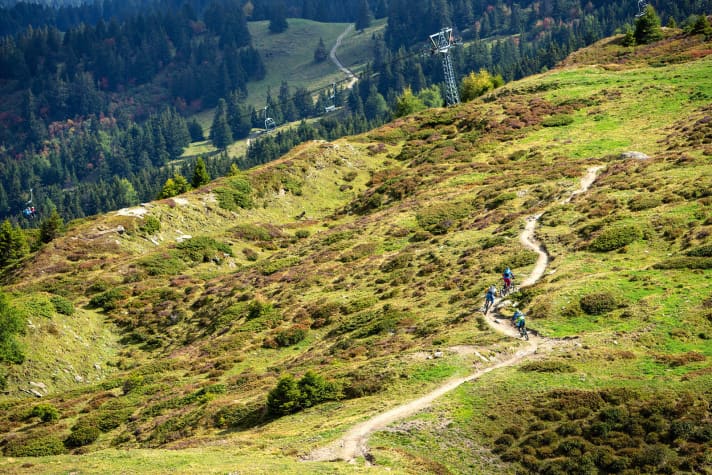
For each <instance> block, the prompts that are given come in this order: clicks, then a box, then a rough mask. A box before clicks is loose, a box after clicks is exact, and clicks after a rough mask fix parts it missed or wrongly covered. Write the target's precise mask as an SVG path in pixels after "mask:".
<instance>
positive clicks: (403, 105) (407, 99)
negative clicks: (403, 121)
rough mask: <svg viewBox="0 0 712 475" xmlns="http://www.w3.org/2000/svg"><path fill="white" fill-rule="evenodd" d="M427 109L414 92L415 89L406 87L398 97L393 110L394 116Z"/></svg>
mask: <svg viewBox="0 0 712 475" xmlns="http://www.w3.org/2000/svg"><path fill="white" fill-rule="evenodd" d="M423 109H425V104H423V101H421V100H420V99H419V98H418V97H416V96H415V95H414V94H413V91H412V90H411V89H410V88H409V87H406V88H405V90H404V91H403V94H402V95H400V96H399V97H398V99H396V105H395V108H394V110H393V116H394V117H402V116H404V115H408V114H412V113H413V112H418V111H421V110H423Z"/></svg>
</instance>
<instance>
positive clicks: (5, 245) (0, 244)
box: [0, 219, 29, 267]
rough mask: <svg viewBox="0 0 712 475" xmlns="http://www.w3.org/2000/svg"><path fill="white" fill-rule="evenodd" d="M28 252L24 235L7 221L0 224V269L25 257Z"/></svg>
mask: <svg viewBox="0 0 712 475" xmlns="http://www.w3.org/2000/svg"><path fill="white" fill-rule="evenodd" d="M28 252H29V247H28V245H27V239H26V238H25V233H24V232H23V231H22V229H20V228H19V227H15V226H13V225H12V224H11V223H10V221H9V220H7V219H6V220H5V221H3V223H2V224H0V267H3V266H6V265H7V264H9V263H11V262H12V261H14V260H16V259H19V258H21V257H23V256H25V255H26V254H27V253H28Z"/></svg>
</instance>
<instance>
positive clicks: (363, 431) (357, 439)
mask: <svg viewBox="0 0 712 475" xmlns="http://www.w3.org/2000/svg"><path fill="white" fill-rule="evenodd" d="M601 168H603V167H592V168H589V169H588V171H587V173H586V175H585V176H584V177H583V178H582V179H581V186H580V187H579V188H578V189H577V190H576V191H574V192H573V193H571V195H570V196H568V197H567V198H566V199H565V200H563V201H562V202H563V203H568V202H569V201H571V199H573V197H574V196H576V195H578V194H581V193H584V192H586V190H588V189H589V187H590V186H591V185H592V184H593V182H594V181H595V180H596V175H597V173H598V171H599V170H600V169H601ZM543 214H544V213H543V212H542V213H539V214H536V215H533V216H530V217H528V218H527V224H526V226H525V228H524V231H522V233H521V234H520V236H519V238H520V241H521V242H522V244H524V245H525V246H526V247H528V248H530V249H532V250H533V251H535V252H536V253H537V254H539V258H538V259H537V262H536V264H535V265H534V269H533V270H532V272H531V273H530V274H529V276H528V277H527V278H526V279H524V280H523V281H522V283H521V284H520V287H526V286H529V285H533V284H534V283H536V282H537V281H538V280H539V279H541V277H542V276H543V275H544V272H545V271H546V268H547V265H548V263H549V254H548V253H547V252H546V249H545V248H544V247H543V246H542V245H541V243H539V242H538V241H537V240H536V238H535V237H534V231H535V229H536V224H537V222H538V221H539V218H541V216H542V215H543ZM501 303H502V302H500V301H499V299H498V300H497V301H495V304H494V305H493V306H492V307H493V308H492V310H490V311H489V312H488V313H487V315H486V321H487V322H488V324H489V325H490V326H491V327H492V328H493V329H494V330H495V331H497V332H499V333H504V334H506V335H508V336H511V337H513V338H519V331H518V330H517V329H516V328H514V327H513V326H512V325H509V324H508V323H505V324H502V323H501V322H502V321H500V320H498V319H497V318H496V313H495V312H496V309H497V307H498V305H500V304H501ZM545 341H546V342H547V343H551V341H550V340H545V339H543V338H541V337H539V336H537V335H535V334H533V333H530V338H529V341H528V342H527V344H526V346H525V347H524V348H522V349H520V350H519V351H517V352H516V353H515V354H514V355H513V356H511V357H510V358H508V359H506V360H502V361H499V362H498V363H496V364H494V365H492V366H489V367H487V368H483V369H480V370H479V371H477V372H475V373H473V374H471V375H469V376H466V377H464V378H458V379H453V380H451V381H448V382H446V383H445V384H443V385H441V386H439V387H438V388H436V389H434V390H433V391H431V392H429V393H428V394H426V395H424V396H421V397H420V398H418V399H415V400H413V401H411V402H409V403H406V404H403V405H401V406H397V407H394V408H392V409H389V410H388V411H386V412H383V413H381V414H378V415H376V416H374V417H372V418H370V419H368V420H366V421H364V422H361V423H360V424H357V425H355V426H354V427H352V428H351V429H350V430H349V431H348V432H347V433H346V434H344V436H343V437H341V438H340V439H338V440H336V441H335V442H332V443H331V444H329V445H327V446H325V447H322V448H319V449H316V450H314V451H313V452H311V453H310V454H309V455H308V456H306V457H304V458H303V460H304V461H337V460H346V461H348V462H351V463H353V462H354V461H355V459H356V457H358V456H363V457H364V458H365V459H366V461H367V463H369V460H370V459H371V456H370V454H369V452H368V438H369V436H370V435H371V434H372V433H373V432H375V431H377V430H380V429H383V428H385V427H386V426H387V425H389V424H391V423H393V422H395V421H397V420H400V419H403V418H405V417H408V416H411V415H413V414H415V413H417V412H418V411H420V410H422V409H425V408H426V407H428V406H429V405H430V404H431V403H432V402H433V401H434V400H436V399H437V398H439V397H440V396H442V395H443V394H445V393H447V392H449V391H451V390H453V389H455V388H456V387H458V386H460V385H461V384H463V383H466V382H468V381H473V380H476V379H478V378H479V377H481V376H482V375H484V374H487V373H489V372H490V371H494V370H495V369H499V368H504V367H506V366H512V365H514V364H516V363H519V362H521V361H522V360H524V359H525V358H527V357H529V356H530V355H532V354H534V353H536V351H537V349H538V348H539V347H540V345H541V344H542V343H543V342H545ZM547 346H548V345H547Z"/></svg>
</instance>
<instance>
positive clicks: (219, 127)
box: [210, 99, 232, 149]
mask: <svg viewBox="0 0 712 475" xmlns="http://www.w3.org/2000/svg"><path fill="white" fill-rule="evenodd" d="M210 140H212V141H213V145H215V147H217V148H219V149H225V148H227V146H228V145H230V144H231V143H232V131H231V130H230V125H229V124H228V121H227V103H226V102H225V99H220V100H219V101H218V106H217V108H216V109H215V117H214V118H213V125H212V126H211V127H210Z"/></svg>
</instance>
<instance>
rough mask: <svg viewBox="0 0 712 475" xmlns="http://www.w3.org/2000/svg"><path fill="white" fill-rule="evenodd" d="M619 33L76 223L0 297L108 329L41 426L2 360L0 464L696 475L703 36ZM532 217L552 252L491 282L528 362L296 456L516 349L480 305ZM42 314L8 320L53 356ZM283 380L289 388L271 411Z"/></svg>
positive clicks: (47, 400)
mask: <svg viewBox="0 0 712 475" xmlns="http://www.w3.org/2000/svg"><path fill="white" fill-rule="evenodd" d="M641 50H643V48H640V49H638V50H636V51H635V52H633V51H632V50H628V49H625V48H622V47H620V46H618V45H616V44H615V43H614V42H612V43H609V42H606V43H605V44H602V45H597V46H595V47H593V48H591V49H589V50H587V51H584V52H581V53H579V56H578V58H579V59H578V61H577V62H574V61H575V58H574V59H572V60H571V64H569V65H567V66H566V67H562V68H560V69H557V70H553V71H550V72H548V73H546V74H543V75H540V76H537V77H532V78H529V79H526V80H523V81H519V82H516V83H512V84H509V85H507V86H505V87H504V88H502V89H500V90H497V91H496V92H494V93H492V94H491V95H489V96H487V97H485V98H484V99H483V100H482V101H478V102H475V103H470V104H466V105H463V106H460V107H457V108H452V109H441V110H435V111H433V110H431V111H426V112H423V113H421V114H419V115H416V116H411V117H407V118H403V119H400V120H398V121H396V122H394V123H392V124H389V125H388V126H386V127H383V128H381V129H378V130H375V131H372V132H371V133H368V134H364V135H362V136H358V137H352V138H349V139H344V140H340V141H337V142H335V143H324V142H312V143H308V144H304V145H302V146H300V147H299V148H297V149H295V150H293V151H292V152H290V153H289V154H288V155H287V156H285V157H284V158H283V159H281V160H279V161H278V162H275V163H271V164H269V165H266V166H264V167H261V168H259V169H255V170H251V171H250V172H248V173H246V174H245V175H244V176H236V177H230V178H226V179H224V180H219V181H216V182H214V183H212V184H210V185H209V186H207V187H205V188H203V189H201V190H198V191H196V192H193V193H189V194H186V195H183V196H181V197H177V198H173V199H169V200H164V201H161V202H156V203H151V204H148V205H145V206H142V207H140V208H136V209H132V210H124V211H123V212H120V213H118V214H113V215H109V216H104V217H99V218H96V219H94V220H87V221H84V222H78V223H74V224H73V226H72V227H71V229H69V230H68V232H67V234H66V235H65V236H64V237H62V238H60V239H57V240H55V241H53V242H52V243H50V244H49V245H47V247H45V248H44V249H43V250H41V251H40V252H39V253H37V254H36V255H35V256H34V257H33V258H32V259H31V260H30V261H28V262H26V263H25V265H24V266H23V267H22V268H19V269H17V270H16V271H15V274H14V275H11V276H8V277H7V282H8V285H7V286H6V290H7V291H8V292H12V295H14V296H16V297H15V298H16V299H17V302H18V304H20V303H22V301H27V300H32V299H35V300H41V299H48V298H50V297H51V295H61V296H62V297H63V298H64V299H67V300H69V301H71V302H72V303H73V305H74V307H75V308H77V309H78V311H77V312H76V313H75V314H74V315H66V316H64V317H62V318H64V319H79V318H84V317H86V318H88V316H89V315H92V316H95V315H98V314H99V313H100V312H101V313H103V314H104V315H105V318H106V324H107V325H108V326H107V327H106V328H111V327H112V326H113V325H116V327H117V333H118V335H119V341H118V342H117V341H112V340H111V339H110V338H107V339H106V340H104V341H102V340H101V339H99V338H97V339H95V340H93V341H95V345H96V346H97V347H98V348H97V349H96V350H95V351H96V354H95V355H93V356H92V357H91V358H89V359H87V361H86V363H85V364H86V365H87V367H88V366H89V365H93V364H94V363H98V365H99V366H100V367H101V368H102V371H103V373H102V375H101V376H102V378H103V379H102V380H101V381H100V382H94V380H88V381H85V382H82V383H77V384H76V387H75V388H74V389H72V390H65V389H64V388H65V387H66V386H60V385H58V386H57V387H56V388H55V387H52V388H51V391H50V394H48V395H47V396H45V397H43V399H42V401H41V402H42V403H44V404H51V405H53V406H54V407H56V409H57V410H58V412H59V417H58V418H57V419H56V420H54V418H51V417H48V418H47V419H52V420H47V421H46V422H42V420H41V413H42V411H40V410H35V415H34V416H33V415H32V411H33V408H34V407H35V406H37V404H38V403H39V402H40V401H37V400H30V399H28V398H26V397H24V398H23V397H22V395H23V394H22V393H21V392H20V391H19V390H20V389H21V388H26V387H27V384H28V383H27V381H28V378H29V380H32V381H42V380H43V379H46V378H48V377H49V375H48V373H47V372H46V370H45V369H43V368H42V367H40V366H39V365H37V366H34V367H32V366H26V367H22V368H20V367H14V368H10V369H9V377H8V390H9V391H10V394H8V395H6V396H4V398H3V401H2V402H1V403H0V404H2V408H3V412H2V415H0V427H1V428H2V432H3V436H2V440H3V442H2V450H3V453H4V455H5V456H6V457H12V458H6V459H3V461H2V462H0V470H5V471H8V472H12V473H23V471H24V472H27V473H29V472H32V473H37V472H38V471H39V472H43V471H44V472H47V473H49V472H57V471H71V470H75V469H78V470H79V471H81V472H82V473H108V472H116V471H120V470H128V471H135V472H141V473H151V472H152V473H161V472H165V471H168V470H173V471H179V472H181V473H212V472H216V473H219V472H224V471H226V470H231V469H232V470H238V471H244V472H249V473H268V472H269V473H274V472H284V473H286V472H289V473H320V472H322V471H323V472H324V473H334V472H336V473H355V472H359V471H362V470H369V471H373V470H375V471H376V472H377V473H378V472H381V471H386V470H389V471H390V472H389V473H448V472H453V473H473V472H474V473H480V472H498V473H516V472H521V471H534V472H536V471H541V472H545V471H546V472H548V473H561V472H571V470H573V467H579V468H585V469H586V470H589V471H591V472H592V473H595V471H596V470H598V471H601V472H608V473H617V472H622V471H623V470H626V469H631V470H638V471H640V472H644V473H649V472H655V471H660V472H666V473H670V472H671V471H672V472H701V471H704V470H705V467H707V466H709V463H710V460H709V458H708V457H709V454H708V453H707V452H708V451H707V452H705V448H706V447H709V443H710V440H711V438H710V437H711V434H712V423H711V422H710V416H711V415H710V405H709V401H710V395H711V394H712V373H710V371H709V360H710V357H712V344H711V343H710V338H711V336H712V316H711V315H710V310H709V308H710V292H709V289H710V288H711V286H710V280H711V278H712V271H710V259H712V257H710V245H711V243H710V233H712V208H710V205H711V204H712V196H710V193H712V172H711V171H710V170H711V167H710V156H712V149H711V148H710V143H711V142H710V140H711V138H712V120H710V116H711V115H712V110H710V107H709V103H710V98H712V83H710V82H709V80H707V78H709V77H710V75H711V74H712V57H710V56H708V54H709V51H711V49H710V44H709V42H708V43H704V42H703V41H702V39H701V38H700V37H697V38H686V37H679V38H671V39H668V40H666V41H665V42H662V43H659V44H658V45H656V46H654V47H648V48H645V50H644V51H641ZM671 50H672V51H674V52H675V54H671V53H670V51H671ZM592 58H593V59H592ZM614 62H615V64H614ZM631 151H637V152H642V153H644V154H646V155H647V158H642V159H641V158H629V157H628V156H626V155H623V154H624V153H625V152H631ZM593 166H599V167H601V170H600V172H599V175H598V178H597V179H596V181H595V182H594V183H593V185H592V186H591V188H590V189H589V190H588V191H587V192H586V193H581V194H579V195H577V196H575V197H574V198H573V199H572V200H571V201H570V202H566V203H564V202H563V200H564V199H565V198H567V197H569V196H570V195H571V192H572V191H574V190H575V189H577V188H578V187H579V181H580V179H581V178H582V177H583V176H584V175H585V174H586V172H587V170H588V169H590V168H591V167H593ZM539 213H542V216H541V218H540V222H539V226H538V227H537V237H538V238H539V239H540V240H541V242H542V243H543V245H545V247H546V249H547V250H548V253H549V255H550V256H551V262H550V264H549V267H548V269H547V272H546V274H545V276H544V278H543V279H542V280H541V281H540V282H538V283H537V284H536V285H534V286H531V287H528V288H526V289H523V290H522V291H521V292H519V293H517V294H515V295H514V296H513V300H515V301H516V302H518V305H519V306H520V307H523V308H524V309H525V312H526V313H527V315H528V316H529V326H530V328H532V329H533V330H535V331H536V332H538V333H539V334H540V335H542V336H543V337H545V338H543V339H541V341H542V343H540V345H539V351H538V352H537V355H535V356H534V357H528V359H527V360H525V361H522V363H521V364H519V365H517V366H516V367H512V368H500V369H498V370H496V371H492V372H490V373H488V374H486V375H484V376H482V377H481V378H480V379H479V380H477V381H473V382H470V383H466V384H464V385H462V386H460V387H458V388H457V389H456V390H454V391H453V392H451V393H448V394H447V395H446V396H444V397H442V398H440V399H438V400H437V401H436V402H435V403H434V404H433V406H432V407H431V408H430V409H429V410H427V411H423V412H421V413H418V415H416V416H413V417H410V418H409V419H407V420H404V421H402V422H399V423H396V424H394V425H392V426H390V427H389V428H388V429H387V430H384V431H381V432H378V433H376V434H375V435H374V436H373V437H372V438H371V440H370V442H369V447H370V456H369V459H371V461H372V462H375V464H376V467H375V468H368V467H366V466H365V465H366V460H365V459H363V458H359V459H357V460H356V463H355V464H348V463H345V462H333V463H327V462H300V461H299V460H300V458H301V457H304V456H306V455H308V454H309V453H310V452H311V451H312V450H314V449H317V448H319V447H323V446H325V445H327V444H328V443H329V442H332V441H335V440H338V439H339V437H340V436H341V435H342V434H343V433H344V432H345V431H347V430H348V429H349V428H350V427H352V426H353V425H354V424H356V423H358V422H361V421H364V420H366V419H367V418H369V417H371V416H374V415H377V414H380V413H382V412H383V411H384V410H386V409H389V408H392V407H394V406H397V405H398V404H400V403H402V402H405V401H409V400H411V399H413V398H414V397H416V396H418V395H421V394H425V393H426V392H428V391H429V390H432V389H434V388H436V387H438V386H439V385H441V384H442V383H443V382H444V381H447V380H449V379H450V378H454V377H463V376H466V375H468V374H470V373H471V371H472V367H473V364H474V365H475V366H477V367H488V366H491V365H493V364H495V363H496V362H497V361H501V360H502V359H503V358H505V357H507V356H508V355H511V354H513V353H514V352H515V351H517V350H518V349H520V348H522V347H523V345H524V343H523V342H521V341H518V340H514V339H512V338H510V337H507V336H505V335H503V334H501V333H499V332H495V331H493V329H492V328H490V326H488V325H487V324H486V322H485V320H484V319H483V318H482V317H481V316H480V313H479V312H478V309H479V307H480V305H481V303H482V300H483V293H484V289H485V288H486V286H487V285H489V284H491V283H494V282H498V281H499V275H500V273H501V271H502V269H503V268H504V267H505V266H508V265H509V266H512V268H513V270H514V272H515V274H516V275H517V276H518V280H521V279H522V276H526V275H528V274H529V273H530V272H531V270H532V267H533V264H534V262H535V260H536V257H537V256H536V254H535V253H534V252H532V251H530V250H528V249H527V248H525V247H524V245H523V244H522V243H521V242H520V240H519V239H518V236H519V235H520V233H521V231H522V229H523V228H524V225H525V222H526V218H527V217H529V216H532V215H535V214H539ZM149 217H150V218H152V219H149ZM157 224H160V226H158V225H157ZM119 225H121V226H122V229H123V231H122V232H119V231H118V229H119V228H118V226H119ZM158 228H160V229H158ZM19 296H22V299H24V300H21V299H20V297H19ZM28 313H31V311H30V310H28ZM501 313H502V315H504V316H508V315H509V314H511V308H510V307H504V308H503V309H502V310H501ZM57 317H58V315H56V314H55V313H52V315H50V317H48V318H52V319H53V321H56V319H57ZM77 321H78V322H80V321H81V320H77ZM93 321H96V320H93ZM82 326H84V327H86V330H87V333H81V332H80V336H81V338H83V339H85V340H86V339H87V336H88V335H89V334H90V333H89V329H90V328H91V327H90V326H89V325H83V324H75V327H82ZM77 331H78V332H79V330H77ZM102 331H105V330H102ZM43 335H44V336H43V338H44V339H43V340H42V342H41V345H42V349H41V348H40V346H39V344H38V343H37V342H38V341H39V340H37V339H36V333H28V334H27V335H26V336H25V342H26V344H27V346H28V355H30V358H32V355H33V354H35V352H40V351H41V352H43V353H48V352H49V353H51V352H52V351H53V346H54V345H53V344H52V343H51V341H52V340H51V339H52V338H53V337H52V333H51V332H49V331H46V332H45V333H44V334H43ZM57 338H59V337H57ZM438 349H440V350H442V351H443V352H444V356H443V357H442V358H434V359H433V358H430V357H429V355H431V354H432V352H433V351H434V350H438ZM79 351H80V352H81V351H82V350H81V348H80V349H79ZM56 356H57V358H61V355H60V352H59V351H57V355H56ZM94 359H101V360H100V361H93V360H94ZM67 361H69V357H67ZM310 372H311V373H310ZM285 375H293V376H294V380H293V381H294V383H295V386H292V390H291V392H290V391H283V392H282V393H281V394H277V395H278V396H280V397H281V399H279V400H277V401H276V402H277V403H280V404H277V403H276V402H275V399H274V398H273V399H271V400H270V401H271V403H270V404H268V397H267V395H268V393H269V392H270V391H271V390H273V389H274V388H275V387H277V385H278V383H279V384H281V385H282V386H281V387H282V388H285V387H287V386H288V385H289V384H290V383H289V381H290V380H289V379H285V378H283V376H285ZM297 382H298V383H297ZM295 387H296V388H298V389H294V388H295ZM272 394H273V396H274V395H275V393H274V392H273V393H272ZM93 427H95V428H97V429H98V430H92V429H89V428H93ZM67 441H68V442H67ZM67 445H68V446H69V447H68V448H65V446H67ZM126 448H130V449H132V450H131V451H129V452H122V451H117V449H119V450H123V449H126ZM167 448H171V449H187V450H157V449H167ZM64 451H71V452H72V455H58V456H55V457H51V458H38V459H34V458H29V459H26V458H16V457H19V456H21V455H38V454H53V453H60V452H64ZM80 454H82V455H80ZM50 464H51V465H50ZM48 467H51V468H48Z"/></svg>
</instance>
